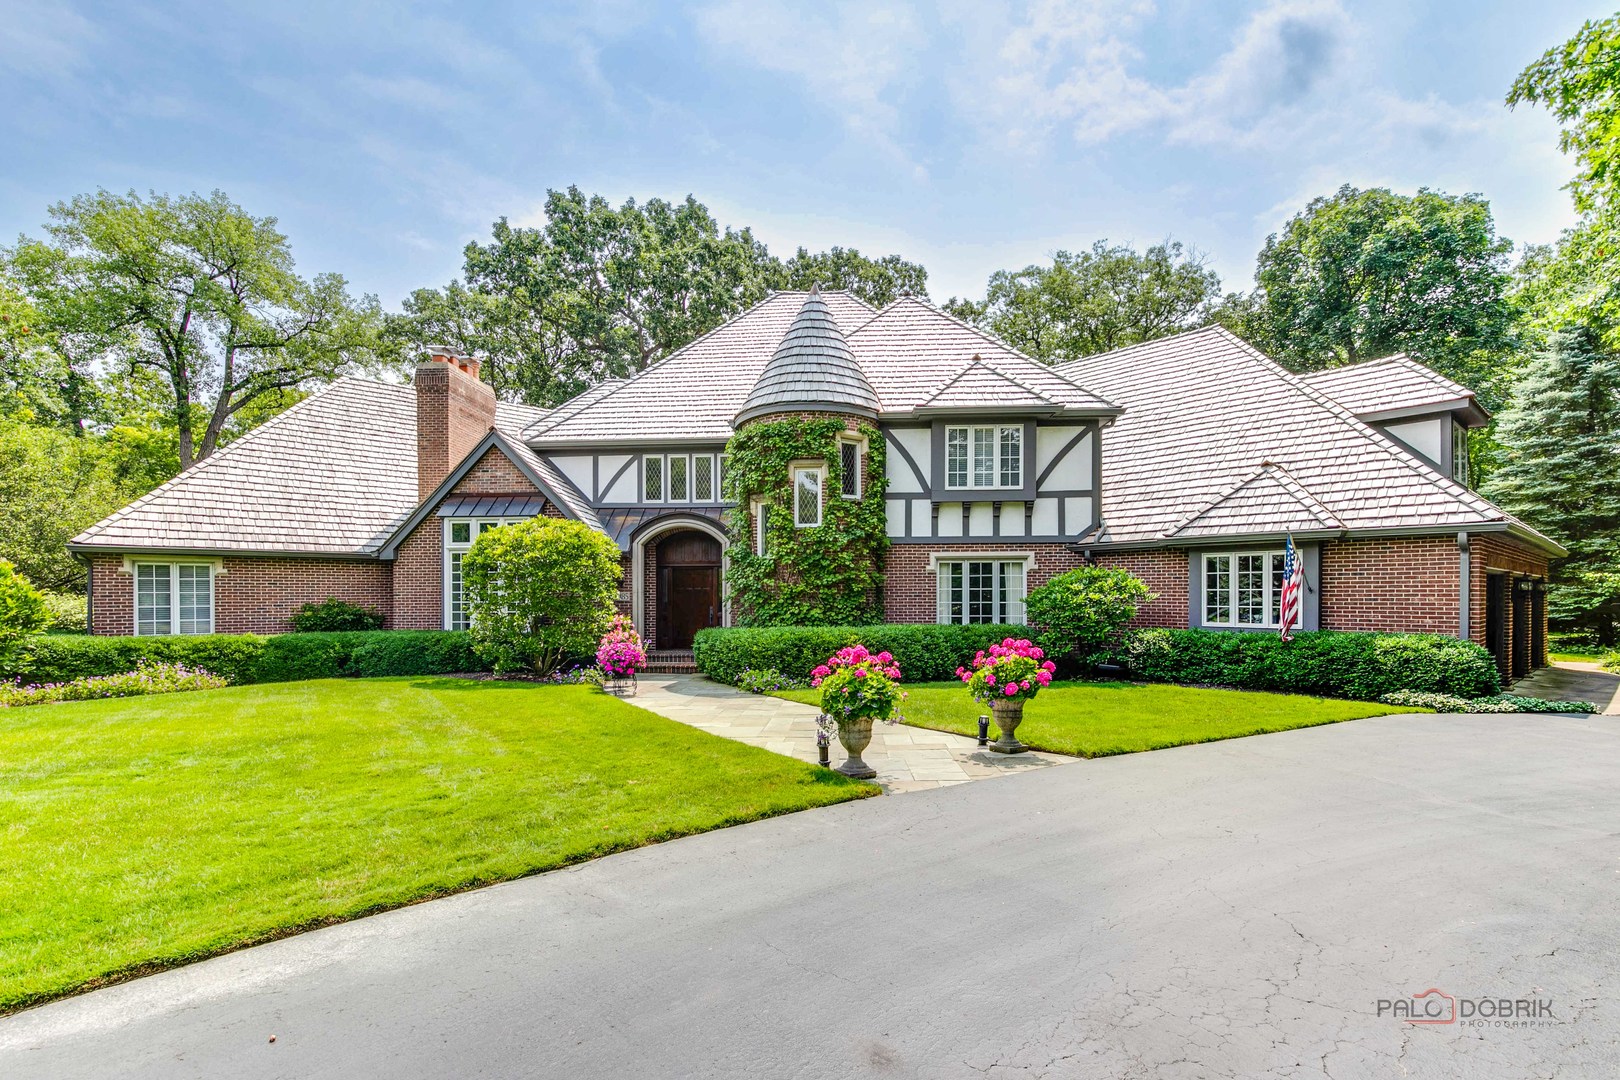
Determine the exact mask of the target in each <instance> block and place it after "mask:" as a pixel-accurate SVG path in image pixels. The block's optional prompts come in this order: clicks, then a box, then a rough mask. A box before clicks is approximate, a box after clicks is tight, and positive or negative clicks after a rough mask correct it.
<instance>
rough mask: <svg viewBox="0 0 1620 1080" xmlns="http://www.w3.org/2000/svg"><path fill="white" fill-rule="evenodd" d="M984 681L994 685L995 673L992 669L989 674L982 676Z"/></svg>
mask: <svg viewBox="0 0 1620 1080" xmlns="http://www.w3.org/2000/svg"><path fill="white" fill-rule="evenodd" d="M984 681H985V682H987V683H989V684H990V685H991V686H994V685H996V673H995V672H993V671H992V672H991V673H990V674H988V675H986V676H985V677H984Z"/></svg>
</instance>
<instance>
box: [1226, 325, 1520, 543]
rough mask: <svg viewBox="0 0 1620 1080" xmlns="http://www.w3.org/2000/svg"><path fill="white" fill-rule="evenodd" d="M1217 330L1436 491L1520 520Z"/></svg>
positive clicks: (1234, 337)
mask: <svg viewBox="0 0 1620 1080" xmlns="http://www.w3.org/2000/svg"><path fill="white" fill-rule="evenodd" d="M1214 329H1218V330H1220V331H1222V333H1223V334H1224V335H1225V336H1226V337H1228V338H1230V339H1231V340H1232V341H1234V342H1236V343H1237V344H1238V345H1239V346H1240V347H1241V348H1242V351H1243V352H1244V353H1246V354H1247V355H1248V356H1250V357H1251V358H1252V359H1253V360H1255V362H1257V363H1259V364H1260V365H1262V366H1263V367H1265V368H1266V369H1267V370H1268V371H1270V372H1272V373H1273V374H1275V375H1278V376H1280V377H1281V378H1282V379H1283V380H1284V382H1285V383H1286V384H1287V385H1289V386H1291V387H1293V388H1294V389H1295V390H1296V391H1298V392H1299V393H1302V394H1304V395H1305V396H1306V398H1307V399H1309V400H1310V401H1312V402H1313V403H1315V404H1316V405H1318V406H1319V407H1322V408H1325V409H1327V410H1328V411H1329V412H1330V413H1332V414H1333V415H1334V416H1336V417H1338V418H1340V419H1342V420H1343V421H1344V422H1345V423H1346V424H1348V425H1349V427H1350V428H1351V430H1352V431H1354V432H1355V433H1356V434H1358V435H1360V436H1361V437H1362V438H1364V439H1366V440H1367V441H1368V442H1370V443H1372V444H1373V445H1374V446H1377V447H1378V448H1379V449H1381V450H1383V451H1384V452H1385V453H1386V454H1388V455H1389V456H1390V457H1391V458H1392V459H1394V460H1395V461H1396V462H1398V463H1400V464H1401V465H1403V466H1405V467H1406V468H1407V469H1408V470H1409V471H1411V472H1412V473H1414V474H1416V475H1417V476H1418V477H1419V478H1420V479H1422V480H1423V481H1424V482H1426V483H1428V484H1429V485H1430V486H1432V487H1435V488H1437V489H1438V490H1439V491H1441V492H1442V493H1444V494H1446V495H1449V496H1451V497H1452V498H1454V499H1457V500H1458V501H1459V502H1462V503H1463V504H1464V505H1466V506H1468V507H1469V508H1470V509H1472V510H1474V511H1475V512H1476V513H1478V512H1481V511H1480V507H1481V506H1483V507H1485V508H1487V509H1488V510H1490V511H1494V512H1495V514H1497V515H1499V516H1500V517H1501V518H1502V519H1504V520H1508V521H1516V520H1517V519H1516V518H1514V517H1513V515H1511V514H1509V513H1508V512H1507V511H1506V510H1503V509H1502V508H1501V507H1499V506H1497V505H1496V504H1495V503H1493V502H1491V501H1490V500H1488V499H1486V498H1484V497H1483V496H1481V495H1479V494H1477V493H1476V492H1474V491H1473V490H1472V489H1470V488H1466V487H1464V486H1462V485H1461V484H1459V483H1457V482H1456V481H1455V480H1453V479H1451V478H1450V477H1447V476H1443V475H1442V474H1441V473H1440V472H1439V470H1437V469H1434V468H1432V467H1430V466H1429V465H1427V464H1425V463H1424V462H1421V461H1419V460H1418V459H1417V458H1416V457H1414V456H1413V455H1412V454H1411V453H1409V452H1408V451H1406V450H1404V449H1402V448H1401V447H1400V446H1398V445H1397V444H1396V443H1395V441H1394V439H1393V438H1392V437H1391V436H1388V435H1385V434H1384V433H1383V432H1381V431H1379V430H1378V429H1377V428H1375V427H1373V426H1372V425H1371V424H1369V423H1367V422H1365V421H1363V420H1362V419H1361V418H1360V417H1358V416H1357V415H1356V414H1355V413H1353V412H1351V411H1350V410H1349V409H1348V408H1346V407H1345V406H1343V405H1341V404H1339V402H1338V401H1336V400H1334V398H1333V397H1332V396H1331V395H1329V394H1327V393H1325V392H1324V391H1322V390H1319V389H1318V388H1316V387H1315V386H1312V385H1311V384H1310V383H1309V382H1307V381H1306V380H1305V379H1302V378H1300V377H1299V376H1298V375H1296V374H1295V373H1294V372H1292V371H1289V370H1288V369H1287V368H1285V367H1283V366H1282V365H1281V364H1279V363H1277V361H1275V360H1273V359H1272V358H1271V357H1269V356H1267V355H1266V354H1265V353H1263V352H1261V351H1260V350H1259V349H1257V348H1255V347H1254V346H1253V345H1250V344H1249V343H1248V342H1247V341H1244V340H1243V339H1242V338H1240V337H1238V336H1237V335H1236V334H1234V333H1232V332H1231V331H1230V330H1227V329H1226V328H1225V327H1222V326H1218V325H1217V326H1215V327H1214ZM1475 504H1477V505H1475ZM1521 524H1522V523H1521Z"/></svg>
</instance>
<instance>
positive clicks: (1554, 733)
mask: <svg viewBox="0 0 1620 1080" xmlns="http://www.w3.org/2000/svg"><path fill="white" fill-rule="evenodd" d="M0 917H3V916H0ZM1617 969H1620V728H1617V727H1616V722H1615V721H1614V720H1613V719H1607V718H1602V717H1592V718H1583V719H1571V718H1564V717H1551V718H1547V717H1540V718H1536V717H1518V716H1425V717H1383V718H1377V719H1369V720H1359V721H1354V722H1350V723H1344V724H1335V725H1331V726H1328V727H1321V728H1312V729H1307V730H1299V731H1291V732H1284V733H1281V734H1276V735H1265V736H1260V737H1257V738H1249V739H1239V740H1234V741H1230V742H1222V743H1210V744H1205V745H1202V746H1192V747H1184V748H1181V749H1177V750H1166V751H1159V752H1156V753H1151V754H1137V755H1132V756H1129V757H1121V758H1112V759H1101V760H1097V761H1091V762H1084V763H1080V764H1077V765H1072V766H1067V767H1064V768H1060V769H1042V770H1038V771H1035V772H1031V773H1028V774H1025V775H1021V776H1015V777H1008V778H1005V779H1000V780H996V781H993V782H988V783H982V784H964V785H960V786H957V787H950V788H942V789H939V790H935V791H923V792H916V793H913V794H908V795H906V796H904V797H900V798H885V799H878V800H868V801H865V802H862V803H854V804H845V805H842V806H837V807H831V808H828V809H825V810H817V811H811V812H807V813H803V814H797V815H794V816H791V817H787V818H778V819H775V820H771V821H764V822H759V823H756V824H752V825H745V826H742V827H740V828H735V829H729V830H725V831H722V832H716V833H710V834H707V835H704V836H697V837H692V838H689V839H685V840H679V841H676V842H673V843H669V844H664V845H661V846H658V847H654V848H647V849H643V850H641V851H636V852H630V853H627V854H624V855H616V856H613V857H611V858H607V859H603V860H600V861H598V862H594V863H590V864H587V865H585V866H581V867H578V868H576V869H573V870H566V871H559V872H556V873H552V874H547V875H544V876H541V877H536V878H530V879H528V880H525V881H519V882H514V883H510V884H507V885H501V886H497V887H494V888H490V889H485V890H481V891H479V892H475V893H468V894H465V895H462V896H458V897H452V898H450V899H446V900H439V901H435V902H432V903H428V904H422V905H419V906H417V907H413V908H407V909H404V910H401V911H396V912H392V913H389V914H384V915H379V916H376V917H373V918H370V919H364V920H361V921H359V922H355V923H351V924H348V925H345V926H339V927H333V928H331V929H327V930H322V931H318V932H315V933H311V934H306V935H303V936H301V937H297V938H291V939H288V940H285V941H281V942H277V943H274V944H271V945H266V946H262V947H259V948H255V949H251V950H246V951H243V952H240V953H236V954H233V955H231V956H226V957H222V958H219V959H217V960H213V961H209V962H207V963H203V964H198V965H194V966H192V967H189V968H184V969H180V970H177V971H173V972H168V973H165V974H162V975H158V976H155V977H152V978H148V979H145V980H141V981H138V982H134V983H129V984H126V985H123V986H118V987H113V988H111V989H109V990H104V991H101V992H98V993H95V994H90V995H86V996H84V997H81V998H76V999H71V1000H68V1001H64V1002H59V1003H57V1004H55V1005H51V1006H47V1007H44V1008H40V1009H35V1010H32V1011H30V1012H26V1013H22V1014H19V1015H16V1016H13V1017H11V1018H9V1019H6V1020H3V1021H0V1076H4V1077H7V1078H8V1080H15V1078H22V1077H76V1076H85V1077H91V1076H94V1077H107V1076H121V1077H127V1076H150V1077H165V1078H167V1077H220V1076H230V1077H234V1078H246V1077H272V1076H275V1077H283V1076H285V1077H340V1078H343V1080H361V1078H365V1077H374V1076H375V1077H391V1078H393V1077H485V1076H489V1077H493V1076H534V1077H569V1078H577V1077H613V1078H620V1077H709V1076H723V1077H748V1078H778V1077H792V1078H799V1080H804V1078H815V1077H845V1076H859V1077H867V1076H870V1077H918V1078H928V1080H947V1078H954V1077H1015V1076H1029V1077H1038V1076H1049V1077H1068V1076H1075V1077H1081V1076H1083V1077H1125V1076H1130V1077H1156V1078H1157V1077H1217V1076H1243V1077H1253V1076H1284V1077H1306V1076H1309V1077H1319V1076H1332V1077H1379V1078H1384V1077H1392V1076H1419V1077H1442V1076H1444V1077H1451V1076H1458V1077H1469V1078H1488V1077H1512V1078H1515V1080H1518V1078H1523V1077H1551V1076H1570V1077H1600V1076H1603V1077H1606V1076H1612V1075H1615V1073H1616V1071H1617V1069H1620V1064H1617V1063H1620V1009H1617V1004H1616V1002H1615V1000H1614V993H1615V990H1616V987H1617V985H1620V983H1617V978H1620V972H1617ZM1430 988H1436V989H1438V990H1440V991H1441V992H1442V993H1443V994H1444V995H1447V996H1449V997H1451V998H1455V999H1457V1004H1456V1005H1455V1006H1454V1007H1455V1008H1456V1009H1457V1010H1458V1011H1459V1012H1468V1011H1470V1010H1472V1011H1473V1012H1474V1013H1475V1016H1474V1017H1473V1019H1476V1020H1477V1019H1479V1016H1478V1014H1479V1013H1480V1012H1482V1011H1485V1009H1486V1007H1485V1006H1481V1005H1479V1004H1477V1003H1478V1002H1479V1001H1480V1000H1481V999H1488V1000H1490V1001H1492V1002H1493V1003H1494V1002H1495V1001H1497V1000H1498V999H1507V1000H1508V1001H1513V1000H1515V999H1522V1000H1524V1001H1526V1002H1528V1003H1530V1004H1529V1006H1528V1009H1526V1007H1523V1006H1521V1007H1518V1008H1519V1010H1520V1011H1521V1012H1524V1011H1530V1012H1532V1013H1539V1014H1540V1015H1537V1016H1534V1017H1533V1019H1534V1021H1535V1022H1534V1023H1533V1024H1532V1023H1530V1022H1529V1021H1530V1019H1532V1018H1531V1017H1525V1016H1521V1017H1520V1018H1519V1019H1518V1020H1516V1021H1514V1023H1515V1024H1516V1025H1520V1026H1497V1024H1496V1021H1495V1020H1494V1018H1487V1019H1489V1020H1490V1021H1491V1024H1492V1026H1469V1025H1466V1024H1465V1023H1463V1022H1458V1023H1452V1024H1426V1025H1415V1024H1411V1023H1407V1022H1404V1021H1402V1020H1400V1019H1397V1018H1395V1017H1393V1016H1390V1015H1384V1016H1379V1015H1378V1010H1379V1005H1378V1003H1379V1001H1380V1000H1384V1001H1386V1002H1391V1001H1397V1000H1400V1001H1406V1000H1409V999H1410V998H1411V997H1412V996H1413V995H1415V994H1418V993H1421V992H1423V991H1426V990H1429V989H1430ZM1444 1000H1445V999H1444V997H1442V996H1441V995H1429V996H1428V997H1425V998H1422V999H1420V1003H1419V1007H1420V1008H1422V1007H1424V1006H1428V1005H1430V1004H1431V1003H1433V1004H1435V1005H1437V1006H1438V1005H1440V1004H1443V1003H1444ZM1540 1003H1547V1004H1546V1005H1542V1004H1540ZM1499 1008H1500V1006H1497V1005H1495V1004H1493V1005H1491V1006H1489V1010H1490V1011H1492V1012H1495V1011H1497V1010H1498V1009H1499ZM1508 1008H1509V1009H1510V1011H1511V1010H1512V1009H1513V1008H1514V1006H1511V1005H1510V1006H1509V1007H1508ZM1543 1010H1550V1015H1548V1014H1547V1013H1546V1012H1545V1011H1543ZM272 1036H273V1037H274V1040H273V1041H272Z"/></svg>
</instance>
